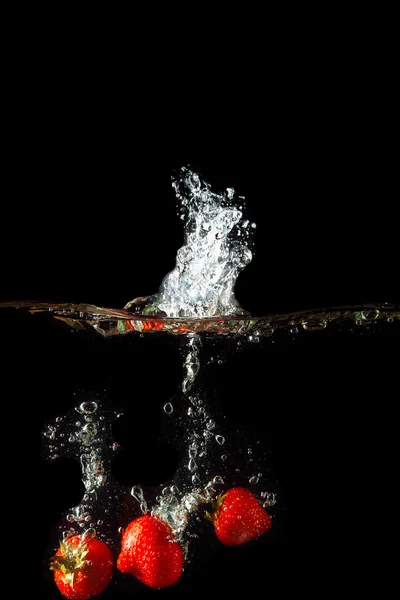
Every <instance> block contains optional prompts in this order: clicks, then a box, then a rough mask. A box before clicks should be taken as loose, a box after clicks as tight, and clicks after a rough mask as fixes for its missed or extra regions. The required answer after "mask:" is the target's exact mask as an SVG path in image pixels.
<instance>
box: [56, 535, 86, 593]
mask: <svg viewBox="0 0 400 600" xmlns="http://www.w3.org/2000/svg"><path fill="white" fill-rule="evenodd" d="M88 552H89V549H88V546H87V544H85V543H84V542H80V543H79V544H78V545H76V546H73V545H72V544H70V543H69V542H68V540H66V541H65V542H62V541H60V548H59V550H58V552H57V554H55V555H54V556H52V557H51V559H50V565H49V567H50V569H51V570H52V571H61V572H62V573H63V574H64V576H65V577H64V578H65V580H66V581H67V582H68V583H69V585H70V586H71V587H73V585H74V576H75V573H76V572H77V571H78V570H79V569H83V568H84V567H85V566H86V564H87V560H86V559H85V557H86V555H87V553H88Z"/></svg>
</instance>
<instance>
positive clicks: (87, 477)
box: [42, 398, 122, 537]
mask: <svg viewBox="0 0 400 600" xmlns="http://www.w3.org/2000/svg"><path fill="white" fill-rule="evenodd" d="M121 414H122V413H121V411H119V410H114V409H110V408H108V407H105V406H104V405H103V403H102V402H101V401H99V400H98V399H97V398H96V400H84V401H83V402H80V403H79V404H77V405H75V406H74V407H73V408H72V409H70V410H69V411H67V412H66V413H64V414H62V415H59V416H57V417H56V418H55V419H53V420H52V421H51V422H48V423H46V424H45V425H44V428H43V431H42V454H43V456H44V457H45V458H46V459H47V460H50V461H53V460H55V459H57V458H60V457H70V458H74V459H76V460H77V461H78V462H79V464H80V467H81V479H82V482H83V485H84V495H83V498H82V500H81V501H80V502H79V504H77V505H76V506H74V507H73V508H70V509H69V510H68V511H67V513H66V514H65V516H64V520H61V523H60V531H61V533H62V535H63V537H65V536H66V535H69V534H71V533H77V532H79V533H82V532H83V533H90V534H91V535H94V534H96V530H97V529H98V528H99V527H100V528H102V526H103V525H104V523H103V520H102V519H100V518H99V516H98V515H102V516H103V515H104V512H105V511H107V510H109V509H108V508H107V506H108V505H109V504H110V500H112V499H115V495H116V494H118V489H117V487H118V486H117V485H116V483H115V482H114V480H113V479H112V477H111V474H110V473H111V458H110V457H111V456H112V455H115V453H116V451H117V450H118V449H119V445H118V444H117V443H116V442H115V441H114V440H113V438H112V423H113V422H114V421H115V419H117V418H118V417H119V416H121ZM119 493H121V490H119ZM71 527H72V529H71Z"/></svg>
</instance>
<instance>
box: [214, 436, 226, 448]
mask: <svg viewBox="0 0 400 600" xmlns="http://www.w3.org/2000/svg"><path fill="white" fill-rule="evenodd" d="M215 439H216V440H217V442H218V444H219V445H220V446H222V445H223V444H225V438H224V436H223V435H216V436H215Z"/></svg>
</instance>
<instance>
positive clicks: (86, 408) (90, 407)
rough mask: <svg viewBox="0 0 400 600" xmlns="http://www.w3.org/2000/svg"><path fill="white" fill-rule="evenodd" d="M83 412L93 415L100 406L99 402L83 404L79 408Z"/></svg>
mask: <svg viewBox="0 0 400 600" xmlns="http://www.w3.org/2000/svg"><path fill="white" fill-rule="evenodd" d="M79 408H80V410H81V412H83V413H85V414H87V415H92V414H93V413H95V412H96V410H97V408H98V404H97V402H94V401H87V402H82V404H81V405H80V406H79Z"/></svg>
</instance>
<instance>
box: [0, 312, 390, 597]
mask: <svg viewBox="0 0 400 600" xmlns="http://www.w3.org/2000/svg"><path fill="white" fill-rule="evenodd" d="M373 316H374V315H372V317H373ZM372 317H371V314H369V318H370V320H368V319H365V318H363V317H362V315H361V316H360V319H355V320H354V321H352V322H350V321H348V322H346V324H343V323H342V324H341V325H339V323H338V322H333V321H332V322H330V323H329V324H328V325H327V326H326V327H323V328H319V329H318V328H317V330H314V331H307V329H306V328H304V327H302V326H300V327H299V326H298V325H297V324H296V323H295V324H294V325H290V327H289V326H288V327H286V326H285V327H284V328H282V330H281V331H278V330H277V331H275V333H274V334H273V335H272V336H267V337H266V336H260V338H259V341H254V339H253V340H252V341H251V340H250V341H249V340H248V337H243V336H242V338H241V339H238V338H234V339H230V338H229V337H225V338H223V337H221V336H214V337H213V338H212V339H208V340H204V341H203V344H202V349H201V352H202V354H201V357H202V370H201V372H200V373H199V380H200V383H201V385H202V386H203V390H204V395H205V398H206V401H207V405H208V406H209V409H210V411H212V413H213V414H214V415H215V419H216V421H217V422H218V423H219V424H221V431H222V430H223V433H224V435H225V436H226V440H227V448H228V451H227V459H226V461H225V468H226V477H227V480H228V481H232V482H234V481H241V478H244V477H247V476H248V475H250V474H251V473H250V471H251V469H252V466H253V465H252V464H251V463H249V462H248V460H249V456H248V455H247V454H246V448H247V447H248V445H249V446H251V447H252V450H253V456H254V457H255V459H256V461H258V462H257V465H258V464H260V465H264V466H265V467H266V468H267V469H266V470H265V472H268V473H269V474H268V478H267V481H266V483H265V486H266V487H268V486H269V487H270V488H271V489H273V490H274V491H275V492H276V493H277V503H276V505H275V506H274V511H273V513H274V518H273V527H272V529H271V531H270V532H269V533H268V534H267V535H265V536H264V537H262V538H260V539H259V540H257V541H255V542H254V543H250V544H248V545H247V546H243V547H241V548H235V549H232V548H225V547H220V546H219V545H218V544H217V543H216V541H215V538H214V537H213V535H212V533H213V532H212V530H211V529H210V528H208V527H207V524H206V525H205V524H204V523H203V522H202V523H197V522H196V523H194V524H192V525H191V531H192V532H193V533H197V534H198V535H199V538H195V539H193V540H192V541H191V550H190V560H189V562H188V564H187V567H186V569H185V572H184V574H183V576H182V578H181V581H180V582H179V583H178V584H176V585H175V586H174V587H172V588H170V589H166V590H162V591H160V592H151V591H150V590H147V589H145V588H144V586H142V585H141V584H139V583H137V582H135V581H133V580H131V579H129V578H127V577H125V576H124V577H123V576H122V575H120V574H119V573H118V572H117V571H116V572H115V577H114V579H113V582H112V583H111V584H110V587H109V588H108V589H107V590H106V591H105V592H104V594H103V595H102V596H101V598H110V599H111V598H128V597H145V596H149V597H150V595H151V594H153V595H157V594H160V595H161V594H162V595H163V596H168V597H189V596H191V595H194V597H199V596H200V595H201V596H202V597H215V596H216V595H223V594H224V595H225V594H232V593H234V592H237V591H240V592H245V591H246V593H248V594H254V595H256V594H257V595H259V594H262V595H263V596H267V595H268V596H269V595H270V596H271V597H272V596H276V597H280V598H285V597H289V595H290V596H292V595H293V594H304V593H306V594H307V595H308V597H311V598H314V597H315V598H317V597H318V598H320V597H321V595H322V596H325V595H327V594H328V593H330V592H332V591H334V592H336V593H343V592H344V591H347V592H350V593H351V592H353V593H359V592H360V590H366V589H373V588H374V586H375V585H376V586H378V585H381V580H380V575H379V573H381V572H382V571H381V568H382V567H383V566H384V565H383V562H384V559H383V558H382V552H381V548H382V547H385V545H386V543H387V525H386V523H385V513H386V506H387V497H388V494H389V487H390V483H391V480H392V479H393V477H394V476H395V471H393V462H394V460H395V457H396V455H397V449H396V447H395V445H396V436H397V431H396V428H397V425H396V420H395V419H396V417H395V415H396V413H395V408H396V400H397V397H398V389H399V388H398V380H399V367H398V364H399V350H398V347H399V341H400V333H399V322H398V320H397V318H396V316H395V318H393V319H391V318H390V316H389V320H388V319H387V318H385V319H379V318H372ZM0 318H1V323H2V325H1V330H2V343H3V359H2V367H3V369H2V380H3V393H4V396H3V410H4V412H3V418H4V421H3V431H4V437H3V453H4V456H6V457H7V460H6V473H5V474H4V480H5V482H6V483H5V485H6V489H7V490H8V498H7V499H8V502H7V503H6V505H5V506H6V507H5V509H4V514H5V516H6V517H7V519H8V520H9V522H10V524H11V529H12V535H11V536H10V538H11V540H10V541H11V550H10V552H12V554H13V555H16V556H18V557H19V558H18V561H21V560H22V561H23V562H24V563H25V562H26V564H27V567H26V568H29V573H30V572H32V576H34V577H35V580H36V581H37V582H38V585H39V590H40V597H41V598H59V597H60V595H59V592H58V590H57V589H56V588H55V586H54V584H53V582H52V577H51V574H50V573H49V572H48V571H47V566H46V560H47V557H48V555H49V551H50V550H51V546H52V544H54V540H55V539H56V537H57V535H58V532H59V530H58V528H59V525H60V519H62V518H63V517H64V516H65V515H66V514H68V512H70V509H71V508H72V507H74V506H76V505H77V504H79V503H80V502H81V500H82V496H83V494H84V486H83V483H82V481H81V470H80V466H79V463H78V462H77V461H76V460H74V459H73V458H61V459H59V460H54V461H50V462H49V461H48V460H45V459H46V456H45V454H46V453H45V452H43V436H42V430H43V428H44V426H45V424H46V423H48V422H50V421H53V420H54V419H55V418H56V417H57V416H58V415H62V414H63V413H65V412H67V411H70V410H71V409H73V407H74V406H75V405H76V403H77V402H81V401H84V400H90V399H93V398H95V399H98V400H99V401H101V402H103V401H104V402H107V403H108V406H110V407H112V409H114V408H115V409H116V410H121V411H123V413H124V415H123V417H120V418H119V419H118V420H117V421H115V423H114V426H113V430H112V435H113V439H114V440H115V441H116V442H117V443H118V444H119V445H120V446H121V450H120V451H119V452H118V453H117V454H116V456H115V458H114V459H113V460H112V461H111V456H110V469H111V474H112V477H113V479H115V481H116V482H117V484H118V486H119V487H118V489H128V490H129V489H130V488H131V487H132V486H134V485H141V486H142V487H143V489H144V490H145V491H146V490H147V491H148V493H149V494H150V493H151V490H152V489H156V488H158V486H160V485H162V484H163V483H164V482H166V481H170V480H171V478H173V477H174V474H175V472H176V470H177V469H179V465H180V462H181V459H182V456H181V453H182V437H184V431H183V430H184V427H185V422H186V421H185V418H183V417H181V418H180V419H178V417H177V418H176V420H175V421H174V422H172V426H171V422H170V421H168V418H167V417H166V415H165V412H164V411H163V406H164V405H165V404H166V402H169V401H172V403H173V404H174V402H175V401H174V400H173V399H174V398H176V394H177V390H179V389H180V386H181V383H182V377H183V375H184V373H183V361H182V356H183V355H182V339H183V337H184V336H183V337H182V336H174V335H164V336H159V335H155V336H153V335H149V336H146V335H142V336H140V335H136V334H132V335H121V336H118V335H117V336H111V337H103V336H102V335H99V333H98V332H97V331H95V330H94V329H93V328H89V329H85V330H75V329H73V328H71V327H70V326H69V325H68V324H66V323H65V322H61V321H57V320H55V319H53V318H51V317H50V316H49V315H47V314H40V315H30V314H28V312H25V311H15V310H14V309H7V308H4V309H3V311H2V313H1V314H0ZM238 342H239V345H238ZM174 407H175V408H176V412H175V413H174V417H175V416H177V415H178V414H179V406H178V403H176V404H174ZM229 440H233V441H234V443H233V444H231V445H230V446H229V444H228V441H229ZM111 454H112V453H111ZM47 458H48V457H47ZM214 459H215V460H217V459H216V457H214V456H213V455H212V456H211V457H210V461H211V462H212V461H213V460H214ZM260 468H261V467H260ZM8 469H9V471H10V472H9V473H8ZM237 469H239V472H238V471H237ZM235 478H236V479H235ZM104 506H105V505H104ZM98 510H99V511H100V512H101V505H100V506H99V507H98ZM133 510H137V509H136V508H135V509H134V503H131V504H129V503H126V504H125V505H124V507H123V510H122V509H121V510H118V511H115V512H116V513H118V514H114V513H112V514H110V512H109V513H105V514H104V515H103V517H102V518H101V519H100V520H102V521H103V523H104V527H105V529H107V527H108V531H107V535H110V536H111V537H112V536H114V538H113V539H114V542H113V543H114V544H115V545H114V548H113V550H114V551H115V552H116V551H117V548H118V534H117V533H116V532H115V531H114V530H115V525H116V524H117V523H118V519H120V520H121V522H123V520H124V519H125V520H127V519H129V518H130V511H133ZM134 516H137V514H135V515H134ZM97 517H98V514H97V513H96V518H97ZM122 524H123V523H122ZM111 530H112V531H113V532H114V533H112V531H111ZM21 538H22V540H23V542H22V543H21ZM21 553H22V554H23V559H21V558H20V557H21ZM26 556H28V557H29V559H27V558H26ZM18 568H19V567H18ZM374 573H375V574H376V577H375V575H374ZM367 575H368V577H367ZM377 589H378V588H377ZM18 591H19V594H20V596H21V597H23V598H29V597H31V596H30V594H31V592H32V578H30V577H26V578H20V580H19V581H18ZM36 595H37V594H36Z"/></svg>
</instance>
